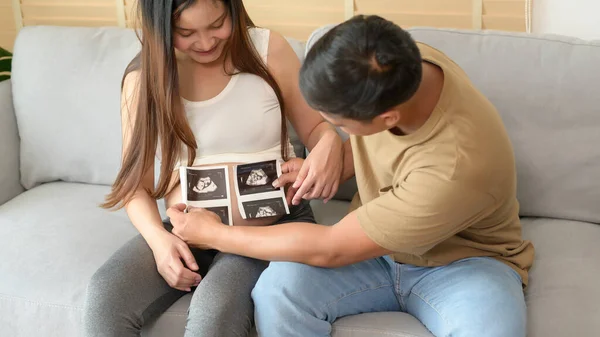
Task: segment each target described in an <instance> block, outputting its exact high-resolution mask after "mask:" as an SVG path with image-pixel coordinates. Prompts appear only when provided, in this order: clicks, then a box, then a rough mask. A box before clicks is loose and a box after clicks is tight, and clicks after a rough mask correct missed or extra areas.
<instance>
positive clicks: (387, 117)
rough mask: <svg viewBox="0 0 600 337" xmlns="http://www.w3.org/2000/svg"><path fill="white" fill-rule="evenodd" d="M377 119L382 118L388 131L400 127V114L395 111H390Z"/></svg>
mask: <svg viewBox="0 0 600 337" xmlns="http://www.w3.org/2000/svg"><path fill="white" fill-rule="evenodd" d="M377 118H381V121H382V122H383V124H385V126H386V127H387V128H388V129H391V128H393V127H395V126H397V125H398V122H399V121H400V113H399V112H398V111H395V110H389V111H386V112H384V113H382V114H381V115H379V116H377Z"/></svg>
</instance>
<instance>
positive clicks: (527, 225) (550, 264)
mask: <svg viewBox="0 0 600 337" xmlns="http://www.w3.org/2000/svg"><path fill="white" fill-rule="evenodd" d="M522 222H523V236H524V237H525V239H528V240H531V241H532V242H533V244H534V246H535V249H536V258H535V262H534V264H533V268H532V270H531V271H530V284H529V287H528V289H527V293H526V299H527V305H528V316H529V317H528V318H529V335H528V336H529V337H538V336H539V337H546V336H548V337H552V336H557V337H558V336H597V335H598V334H599V332H600V320H598V319H594V318H597V317H600V306H599V305H598V303H600V287H598V285H599V284H600V263H599V261H598V258H599V257H600V245H599V244H598V243H600V226H598V225H597V224H591V223H585V222H575V221H564V220H553V219H544V218H537V219H534V218H528V219H523V221H522Z"/></svg>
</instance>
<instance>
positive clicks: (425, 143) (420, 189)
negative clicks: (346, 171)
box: [351, 44, 534, 285]
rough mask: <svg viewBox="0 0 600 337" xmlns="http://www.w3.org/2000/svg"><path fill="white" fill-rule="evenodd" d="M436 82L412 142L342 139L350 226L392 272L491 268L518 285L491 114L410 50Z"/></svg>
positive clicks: (509, 198)
mask: <svg viewBox="0 0 600 337" xmlns="http://www.w3.org/2000/svg"><path fill="white" fill-rule="evenodd" d="M418 45H419V49H420V50H421V54H422V57H423V60H424V61H426V62H430V63H432V64H435V65H437V66H439V67H440V68H441V69H442V70H443V72H444V85H443V89H442V93H441V97H440V100H439V102H438V104H437V106H436V107H435V109H434V111H433V112H432V114H431V116H430V117H429V119H428V120H427V122H426V123H425V124H424V125H423V126H422V127H421V128H419V129H418V130H417V131H416V132H414V133H411V134H409V135H406V136H397V135H394V134H393V133H391V132H389V131H385V132H381V133H378V134H375V135H371V136H352V137H351V142H352V151H353V155H354V165H355V170H356V179H357V183H358V190H359V193H358V195H357V199H356V200H355V201H354V203H353V204H354V205H355V206H354V208H356V207H357V206H360V207H358V209H356V212H357V216H358V219H359V221H360V225H361V227H362V228H363V230H364V231H365V232H366V234H367V235H368V236H369V237H370V238H371V239H372V240H373V241H375V242H376V243H377V244H379V245H380V246H382V247H384V248H386V249H388V250H391V251H393V252H395V254H393V258H394V260H395V261H397V262H399V263H406V264H412V265H417V266H441V265H446V264H449V263H451V262H453V261H457V260H460V259H464V258H468V257H476V256H488V257H493V258H496V259H498V260H500V261H502V262H504V263H506V264H508V265H509V266H510V267H512V268H513V269H514V270H515V271H517V272H518V273H519V275H520V276H521V277H522V279H523V284H524V285H527V272H528V270H529V268H530V267H531V265H532V262H533V257H534V249H533V245H532V244H531V243H530V242H529V241H524V240H523V238H522V235H521V223H520V221H519V215H518V213H519V204H518V202H517V198H516V169H515V159H514V155H513V150H512V146H511V143H510V141H509V138H508V136H507V133H506V130H505V129H504V126H503V123H502V120H501V119H500V117H499V115H498V112H497V111H496V109H495V108H494V106H493V105H492V104H491V103H490V102H489V101H488V100H487V98H486V97H485V96H484V95H483V94H481V93H480V92H479V91H478V90H477V89H476V88H475V87H474V86H473V84H472V83H471V81H470V80H469V78H468V77H467V75H466V74H465V72H464V71H463V70H462V69H460V68H459V67H458V66H457V65H456V64H455V63H454V62H453V61H452V60H450V59H449V58H448V57H447V56H446V55H444V54H442V53H441V52H440V51H437V50H435V49H433V48H431V47H429V46H427V45H424V44H418Z"/></svg>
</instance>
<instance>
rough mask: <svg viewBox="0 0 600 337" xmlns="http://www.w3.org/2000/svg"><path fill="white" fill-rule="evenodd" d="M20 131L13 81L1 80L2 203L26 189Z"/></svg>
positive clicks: (0, 153) (0, 192)
mask: <svg viewBox="0 0 600 337" xmlns="http://www.w3.org/2000/svg"><path fill="white" fill-rule="evenodd" d="M20 142H21V141H20V139H19V132H18V129H17V119H16V116H15V110H14V107H13V100H12V86H11V81H10V80H8V81H2V82H0V158H1V159H0V205H2V204H4V203H5V202H7V201H9V200H11V199H12V198H14V197H16V196H17V195H19V194H21V193H22V192H23V191H24V188H23V186H21V183H20V171H19V166H20V162H19V151H20V149H19V147H20Z"/></svg>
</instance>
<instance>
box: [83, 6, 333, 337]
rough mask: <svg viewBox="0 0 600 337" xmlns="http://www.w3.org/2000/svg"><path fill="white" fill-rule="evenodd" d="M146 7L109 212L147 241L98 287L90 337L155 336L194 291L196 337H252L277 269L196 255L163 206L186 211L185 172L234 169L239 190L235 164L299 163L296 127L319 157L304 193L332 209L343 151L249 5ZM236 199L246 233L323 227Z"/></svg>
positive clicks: (94, 283) (92, 296)
mask: <svg viewBox="0 0 600 337" xmlns="http://www.w3.org/2000/svg"><path fill="white" fill-rule="evenodd" d="M138 6H139V8H138V9H139V14H140V18H141V23H140V27H141V33H142V34H141V36H140V40H141V42H142V49H141V52H140V54H139V55H138V56H137V57H136V58H135V59H134V60H133V61H132V63H131V64H130V66H129V67H128V69H127V71H126V73H125V76H124V79H123V88H122V104H121V108H122V130H123V158H122V167H121V171H120V172H119V174H118V177H117V179H116V181H115V183H114V185H113V188H112V192H111V194H110V195H108V197H107V201H106V203H105V204H104V205H103V206H104V207H106V208H111V209H114V208H122V207H125V209H126V211H127V214H128V215H129V218H130V220H131V222H132V223H133V225H134V226H135V227H136V228H137V229H138V230H139V232H140V235H139V236H138V237H136V238H134V239H132V240H131V241H129V242H128V243H127V244H125V245H124V246H123V247H122V248H121V249H120V250H118V251H117V252H116V253H115V254H114V255H113V256H112V257H111V258H110V259H109V260H108V261H107V262H106V263H105V264H104V265H103V266H102V267H101V268H100V269H99V270H98V271H97V272H96V274H95V275H94V276H93V278H92V280H91V282H90V284H89V286H88V293H87V301H86V307H85V314H84V317H85V319H84V325H85V335H86V336H90V337H91V336H102V337H111V336H114V337H129V336H140V333H141V329H142V327H143V326H144V324H146V323H147V322H148V321H150V320H152V319H153V318H156V317H157V316H159V315H160V314H161V313H162V312H164V311H165V310H167V308H169V306H170V305H171V304H173V303H174V302H175V301H176V300H177V299H179V298H180V297H181V296H183V295H184V294H186V293H188V292H190V291H192V290H193V289H194V288H195V290H194V294H193V296H192V301H191V304H190V309H189V312H188V318H187V325H186V334H185V336H187V337H197V336H218V337H227V336H246V335H247V334H248V332H249V330H250V328H251V325H252V321H253V310H254V308H253V303H252V300H251V298H250V292H251V290H252V288H253V287H254V284H255V282H256V280H257V279H258V276H259V275H260V273H261V272H262V271H263V269H264V268H265V267H266V263H265V262H263V261H258V260H254V259H249V258H245V257H240V256H235V255H227V254H221V253H216V252H213V251H203V250H196V249H192V250H190V248H189V247H188V246H187V245H186V244H185V243H184V242H183V241H181V240H180V239H179V238H177V237H176V236H174V235H172V234H171V232H170V231H171V229H172V226H171V225H170V223H169V222H168V221H165V222H163V221H162V220H161V217H160V214H159V212H158V207H157V200H158V199H162V198H164V199H165V201H166V204H167V206H171V205H175V204H177V203H180V202H181V201H182V200H181V187H180V185H179V178H178V175H179V173H178V167H179V166H207V165H216V164H218V165H225V166H228V167H229V175H230V181H233V179H234V178H233V170H232V166H233V165H235V164H240V163H249V162H257V161H265V160H273V159H284V160H286V159H288V158H289V157H292V156H293V155H294V152H293V147H292V146H291V144H290V142H289V139H288V134H287V129H286V120H287V119H289V120H290V122H291V123H292V125H293V126H294V127H295V129H296V131H297V133H298V135H299V137H300V139H301V140H302V142H303V143H304V144H306V146H307V147H308V148H309V149H310V150H311V154H310V155H309V157H308V158H307V160H306V161H305V164H304V165H305V167H304V172H305V173H306V174H305V176H306V179H305V180H304V182H303V183H302V185H301V186H300V191H304V192H306V193H305V196H306V198H315V197H321V198H323V199H329V198H331V196H332V195H333V194H334V193H335V192H336V190H337V184H338V182H339V178H340V174H341V169H342V143H341V140H340V139H339V137H338V136H337V133H336V132H335V130H333V129H332V128H331V127H330V126H329V125H328V124H327V123H325V122H324V121H323V120H322V119H321V117H320V115H319V114H318V113H317V112H315V111H314V110H311V109H310V108H309V107H308V105H307V104H306V102H305V101H304V100H303V98H302V96H301V94H300V91H299V88H298V72H299V68H300V64H299V61H298V59H297V57H296V55H295V53H294V52H293V50H292V48H291V47H290V46H289V44H288V43H287V41H286V40H285V39H284V38H283V37H282V36H281V35H279V34H276V33H275V32H271V31H269V30H267V29H261V28H257V27H255V26H254V24H253V23H252V21H251V20H250V18H249V17H248V15H247V13H246V10H245V9H244V6H243V4H242V1H241V0H166V1H165V0H139V1H138ZM156 157H158V159H159V160H160V175H159V181H158V183H157V184H156V186H155V184H154V162H155V158H156ZM232 186H233V184H232ZM230 195H231V196H232V200H231V204H232V223H233V225H235V226H264V225H271V224H280V223H285V222H314V220H313V216H312V211H311V209H310V206H309V205H308V204H307V203H305V202H303V203H300V204H299V205H295V206H290V214H289V215H285V216H283V217H268V218H260V219H248V220H244V219H243V218H242V217H241V216H240V212H239V210H238V208H237V205H238V203H237V200H236V198H235V192H234V191H230Z"/></svg>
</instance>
